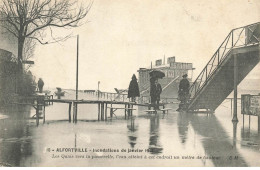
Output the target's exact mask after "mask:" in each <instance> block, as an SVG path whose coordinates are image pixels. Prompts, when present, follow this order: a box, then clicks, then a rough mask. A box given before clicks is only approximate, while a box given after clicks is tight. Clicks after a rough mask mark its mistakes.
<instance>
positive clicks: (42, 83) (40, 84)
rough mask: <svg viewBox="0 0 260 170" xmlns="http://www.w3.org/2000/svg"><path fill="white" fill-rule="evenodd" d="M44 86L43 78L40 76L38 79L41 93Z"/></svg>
mask: <svg viewBox="0 0 260 170" xmlns="http://www.w3.org/2000/svg"><path fill="white" fill-rule="evenodd" d="M43 86H44V82H43V80H42V78H39V80H38V88H39V92H40V93H42V89H43Z"/></svg>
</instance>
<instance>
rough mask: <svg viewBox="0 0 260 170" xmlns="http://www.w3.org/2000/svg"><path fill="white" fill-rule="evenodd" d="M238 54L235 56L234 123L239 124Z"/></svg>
mask: <svg viewBox="0 0 260 170" xmlns="http://www.w3.org/2000/svg"><path fill="white" fill-rule="evenodd" d="M237 67H238V65H237V54H234V111H233V119H232V122H238V119H237V82H238V81H237V78H238V74H237V73H238V72H237V70H238V68H237Z"/></svg>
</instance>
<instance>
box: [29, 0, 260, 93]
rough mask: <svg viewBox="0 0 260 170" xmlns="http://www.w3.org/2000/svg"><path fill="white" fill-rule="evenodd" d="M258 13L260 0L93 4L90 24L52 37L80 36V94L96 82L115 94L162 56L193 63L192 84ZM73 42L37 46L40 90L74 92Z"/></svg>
mask: <svg viewBox="0 0 260 170" xmlns="http://www.w3.org/2000/svg"><path fill="white" fill-rule="evenodd" d="M259 9H260V1H259V0H233V1H231V0H218V1H216V0H207V1H205V0H196V1H195V0H160V1H158V0H142V1H140V0H95V1H94V3H93V6H92V8H91V10H90V12H89V14H88V15H87V18H86V19H87V20H88V21H89V22H87V23H86V24H84V25H82V26H81V27H78V28H75V29H70V30H64V29H59V30H57V29H55V34H56V35H58V36H60V35H66V34H68V33H73V35H77V34H78V35H79V89H97V84H98V81H100V90H101V91H114V90H113V89H114V88H115V87H117V88H124V89H125V88H128V85H129V82H130V80H131V77H132V75H133V74H136V75H138V73H137V70H138V69H139V68H140V67H148V66H149V65H150V63H151V61H152V62H153V63H154V62H155V60H156V59H163V57H164V56H165V57H166V58H167V57H171V56H175V57H176V61H177V62H191V63H193V67H195V68H196V70H195V71H194V78H196V77H195V76H196V75H198V74H199V73H200V72H201V70H202V68H203V67H204V66H205V64H206V63H207V62H208V61H209V59H210V58H211V57H212V55H213V54H214V52H215V51H216V50H217V48H218V47H219V45H220V44H221V43H222V41H223V40H224V39H225V37H226V36H227V35H228V33H229V32H230V31H231V30H232V29H233V28H236V27H240V26H244V25H248V24H252V23H255V22H259V21H260V20H259V19H260V10H259ZM76 42H77V40H76V37H72V38H70V39H68V40H66V41H65V42H61V43H56V44H50V45H37V47H36V49H35V57H34V58H33V59H32V60H34V62H35V64H34V66H33V67H32V68H31V71H32V72H33V74H34V75H36V77H37V79H38V78H39V77H41V78H43V80H44V82H45V87H49V88H52V87H61V88H71V89H75V86H76V82H75V81H76ZM259 70H260V67H259V64H258V66H257V67H256V68H255V69H254V70H253V71H252V72H251V73H250V75H249V76H248V78H253V79H256V78H257V77H259V72H260V71H259Z"/></svg>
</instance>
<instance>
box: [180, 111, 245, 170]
mask: <svg viewBox="0 0 260 170" xmlns="http://www.w3.org/2000/svg"><path fill="white" fill-rule="evenodd" d="M184 114H186V113H184ZM189 118H190V119H189V120H190V123H191V125H192V127H193V129H194V130H195V131H196V132H197V133H198V134H199V135H201V136H203V139H201V143H202V145H203V148H204V150H205V153H206V154H207V156H208V157H219V159H211V160H212V162H213V164H214V165H215V166H221V167H241V166H248V165H247V163H246V161H245V160H244V158H243V157H242V155H241V154H240V153H239V152H238V150H237V148H236V129H237V123H234V124H233V142H231V141H230V138H229V137H228V135H227V133H226V131H225V130H224V128H223V127H222V126H221V124H220V122H219V121H218V120H217V118H216V117H215V115H214V114H210V115H209V116H206V115H203V116H202V115H191V116H189Z"/></svg>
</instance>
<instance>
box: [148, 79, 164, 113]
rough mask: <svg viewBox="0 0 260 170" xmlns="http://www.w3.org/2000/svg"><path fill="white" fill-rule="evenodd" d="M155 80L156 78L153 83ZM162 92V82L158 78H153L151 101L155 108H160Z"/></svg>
mask: <svg viewBox="0 0 260 170" xmlns="http://www.w3.org/2000/svg"><path fill="white" fill-rule="evenodd" d="M151 79H152V78H151ZM153 80H154V83H153ZM161 93H162V87H161V85H160V83H159V82H158V79H152V80H151V91H150V96H151V103H152V104H154V105H155V109H159V101H160V95H161Z"/></svg>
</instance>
